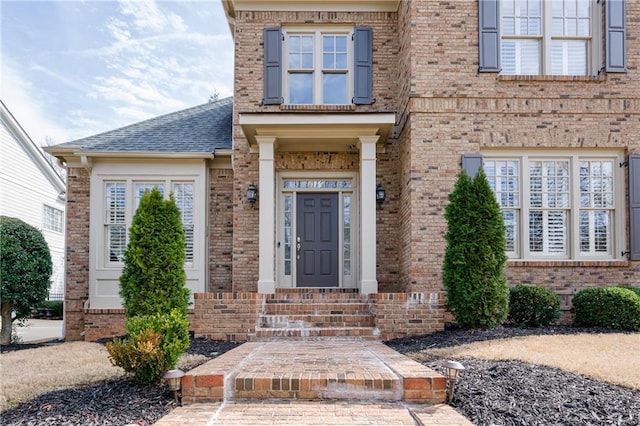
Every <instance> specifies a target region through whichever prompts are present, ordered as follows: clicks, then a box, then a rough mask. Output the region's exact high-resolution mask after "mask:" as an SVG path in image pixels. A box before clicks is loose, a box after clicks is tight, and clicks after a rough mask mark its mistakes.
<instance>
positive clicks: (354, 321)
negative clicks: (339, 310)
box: [258, 314, 375, 328]
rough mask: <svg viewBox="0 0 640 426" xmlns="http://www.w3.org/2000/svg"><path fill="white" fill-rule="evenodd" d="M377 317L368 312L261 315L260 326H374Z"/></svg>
mask: <svg viewBox="0 0 640 426" xmlns="http://www.w3.org/2000/svg"><path fill="white" fill-rule="evenodd" d="M373 326H375V318H374V316H373V315H368V314H344V315H343V314H334V315H260V318H259V319H258V327H264V328H293V327H307V328H308V327H373Z"/></svg>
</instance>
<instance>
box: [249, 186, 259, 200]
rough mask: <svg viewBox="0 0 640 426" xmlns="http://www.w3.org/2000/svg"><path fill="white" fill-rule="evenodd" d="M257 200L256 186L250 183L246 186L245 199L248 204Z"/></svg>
mask: <svg viewBox="0 0 640 426" xmlns="http://www.w3.org/2000/svg"><path fill="white" fill-rule="evenodd" d="M257 200H258V187H257V186H256V185H255V184H253V183H252V184H251V185H249V187H248V188H247V201H248V202H249V203H250V204H255V203H256V201H257Z"/></svg>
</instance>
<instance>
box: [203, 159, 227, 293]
mask: <svg viewBox="0 0 640 426" xmlns="http://www.w3.org/2000/svg"><path fill="white" fill-rule="evenodd" d="M232 251H233V171H232V170H231V169H210V170H209V287H208V291H231V290H232V288H231V280H232V271H233V262H232V258H231V253H232Z"/></svg>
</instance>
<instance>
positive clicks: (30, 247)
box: [0, 216, 52, 345]
mask: <svg viewBox="0 0 640 426" xmlns="http://www.w3.org/2000/svg"><path fill="white" fill-rule="evenodd" d="M0 259H2V260H1V261H0V305H1V316H2V331H0V344H3V345H5V344H9V343H10V342H11V333H12V323H13V322H14V321H16V320H20V319H22V318H26V317H28V316H30V315H31V312H32V311H33V308H35V307H36V306H38V304H39V303H40V302H42V301H43V300H45V299H46V298H47V296H48V294H49V286H50V285H51V281H50V277H51V271H52V263H51V253H50V251H49V246H48V245H47V242H46V241H45V239H44V236H43V235H42V233H41V232H40V231H39V230H38V229H37V228H35V227H33V226H31V225H29V224H27V223H25V222H23V221H21V220H20V219H16V218H13V217H7V216H0ZM14 313H15V316H14V315H13V314H14Z"/></svg>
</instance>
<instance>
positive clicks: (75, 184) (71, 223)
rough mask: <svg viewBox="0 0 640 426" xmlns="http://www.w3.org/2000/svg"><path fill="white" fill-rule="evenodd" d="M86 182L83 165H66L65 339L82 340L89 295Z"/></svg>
mask: <svg viewBox="0 0 640 426" xmlns="http://www.w3.org/2000/svg"><path fill="white" fill-rule="evenodd" d="M89 183H90V178H89V174H88V172H87V171H86V170H85V169H83V168H75V167H70V168H67V205H66V213H65V214H66V245H67V254H66V266H65V268H66V269H65V286H66V290H65V300H64V310H65V312H64V322H65V338H66V340H67V341H75V340H83V338H84V337H83V335H84V304H85V302H86V301H87V299H88V298H89V193H90V190H89Z"/></svg>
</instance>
